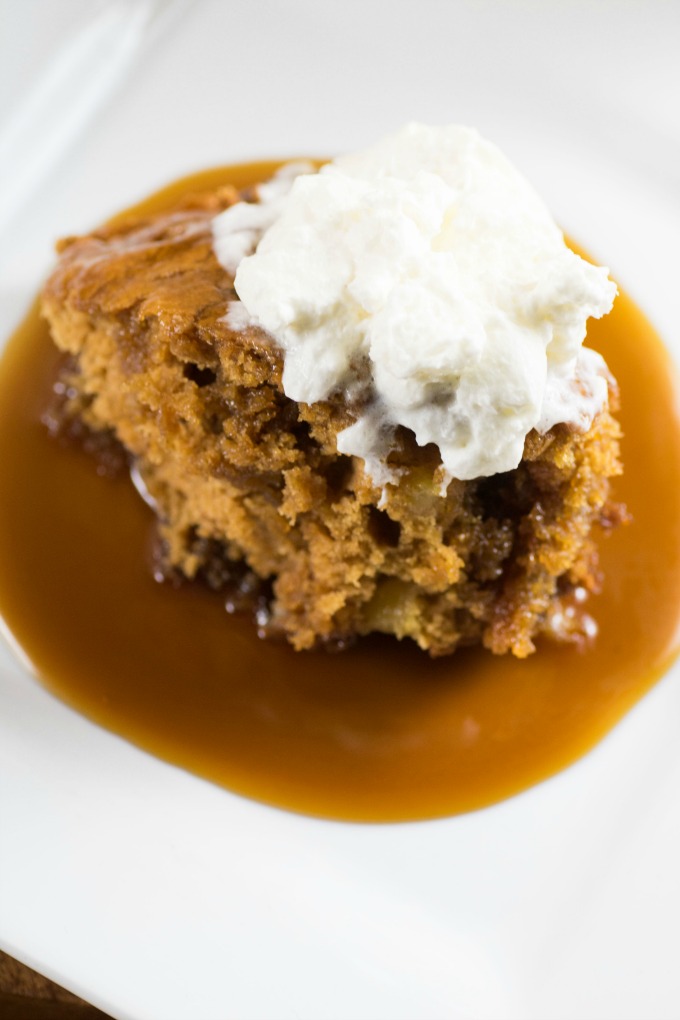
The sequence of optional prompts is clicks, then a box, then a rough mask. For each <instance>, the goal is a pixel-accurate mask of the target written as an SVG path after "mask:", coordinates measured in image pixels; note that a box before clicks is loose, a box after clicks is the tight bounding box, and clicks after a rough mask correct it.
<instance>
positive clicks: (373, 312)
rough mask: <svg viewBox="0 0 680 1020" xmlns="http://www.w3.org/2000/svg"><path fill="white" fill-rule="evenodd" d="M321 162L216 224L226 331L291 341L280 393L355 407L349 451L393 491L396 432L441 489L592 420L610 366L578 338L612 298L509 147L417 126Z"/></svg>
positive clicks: (512, 463) (461, 131) (460, 130)
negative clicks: (428, 457)
mask: <svg viewBox="0 0 680 1020" xmlns="http://www.w3.org/2000/svg"><path fill="white" fill-rule="evenodd" d="M311 169H312V168H311V167H302V168H301V167H299V166H294V167H293V168H287V169H284V171H283V172H281V173H280V174H279V175H277V177H275V178H274V179H273V181H272V182H270V183H269V184H267V185H264V186H262V187H260V190H259V203H244V202H241V203H238V204H237V205H235V206H232V207H231V208H229V209H227V210H226V211H225V212H223V213H221V214H220V215H219V216H218V217H216V219H215V221H214V225H213V226H214V239H215V240H214V244H215V251H216V254H217V257H218V259H219V260H220V261H221V262H222V264H223V265H224V266H225V268H227V269H228V270H229V271H230V272H232V273H235V289H236V292H237V294H238V296H239V299H240V301H239V302H235V303H234V306H233V307H232V309H231V310H230V321H231V323H232V325H233V326H234V327H236V328H244V327H245V326H246V325H251V324H254V325H257V326H259V327H260V328H262V329H264V330H266V331H267V332H268V333H269V334H271V336H272V337H273V338H274V340H275V341H276V343H277V344H279V345H280V347H281V348H282V350H283V352H284V370H283V388H284V391H285V393H286V394H287V395H288V396H289V397H291V398H292V399H293V400H296V401H298V402H304V403H313V402H315V401H319V400H325V399H327V398H329V397H332V396H335V395H337V394H343V395H344V396H345V398H346V399H347V400H348V402H349V406H350V408H351V409H352V410H353V411H354V413H355V416H356V419H357V420H356V422H355V423H354V424H353V425H352V426H350V427H349V428H347V429H345V430H344V431H342V432H340V433H339V435H338V439H337V443H338V449H339V451H340V452H342V453H346V454H352V455H355V456H357V457H361V458H363V460H364V462H365V464H366V469H367V471H368V472H369V474H370V475H371V477H372V479H373V481H374V482H375V483H376V484H381V485H384V484H385V483H386V482H389V481H390V480H394V473H393V472H392V471H391V470H390V468H389V467H388V466H387V463H386V458H387V456H388V454H389V452H390V449H391V448H392V447H393V439H394V430H395V428H396V426H398V425H402V426H405V427H406V428H408V429H411V430H412V432H413V433H414V434H415V437H416V441H417V442H418V443H419V444H420V445H421V446H424V445H426V444H428V443H434V444H436V445H437V447H438V448H439V451H440V455H441V460H442V464H443V467H444V472H445V479H446V481H448V480H450V479H451V478H460V479H470V478H476V477H480V476H486V475H492V474H496V473H497V472H501V471H508V470H511V469H512V468H515V467H516V466H517V465H518V464H519V462H520V460H521V458H522V453H523V448H524V440H525V437H526V435H527V434H528V433H529V432H530V431H531V430H532V429H537V430H539V431H540V432H545V431H547V430H548V429H550V428H551V427H552V426H553V425H555V424H557V423H558V422H565V423H568V424H570V425H572V426H573V427H575V428H577V429H579V430H586V429H588V428H589V427H590V424H591V423H592V420H593V418H594V416H595V415H596V414H597V413H598V412H599V411H600V410H601V408H602V407H603V406H604V404H605V403H606V400H607V392H608V389H607V375H608V373H607V367H606V365H605V363H604V361H603V360H602V358H601V357H600V356H599V355H598V354H596V353H595V352H594V351H591V350H588V349H586V348H584V347H583V346H582V343H583V340H584V337H585V334H586V322H587V320H588V318H589V317H590V316H593V317H595V318H599V317H600V316H602V315H604V314H605V313H606V312H608V311H609V310H610V309H611V306H612V303H613V300H614V297H615V294H616V287H615V285H614V284H613V283H612V282H611V280H609V279H608V273H607V270H606V269H604V268H599V267H596V266H593V265H591V264H590V263H588V262H585V261H584V260H583V259H581V258H579V256H577V255H576V254H574V253H573V252H572V251H570V250H569V248H567V246H566V244H565V243H564V239H563V236H562V234H561V232H560V230H559V229H558V227H557V226H556V224H555V223H554V221H553V219H552V218H551V216H550V214H549V212H548V210H547V209H546V207H545V205H544V204H543V202H542V201H541V199H540V198H539V197H538V195H537V194H536V193H535V191H534V190H533V189H532V187H531V186H530V185H529V183H528V182H527V181H526V180H525V179H524V178H523V177H522V175H521V174H520V173H519V172H518V171H517V170H516V169H515V168H514V167H513V166H512V165H511V164H510V163H509V162H508V160H507V159H506V158H505V156H504V155H503V154H502V153H501V152H500V151H499V149H497V148H496V147H495V146H494V145H492V144H491V143H490V142H487V141H485V140H484V139H483V138H481V137H480V136H479V134H477V132H476V131H473V130H471V129H469V128H465V127H458V126H452V127H443V128H435V127H427V126H424V125H420V124H410V125H408V126H407V127H405V128H403V129H402V130H401V131H399V132H397V133H396V134H394V135H392V136H390V137H387V138H385V139H383V140H382V141H380V142H378V143H377V144H375V145H373V146H371V147H370V148H369V149H367V150H365V151H363V152H358V153H354V154H352V155H346V156H342V157H340V158H338V159H335V160H334V161H333V162H332V163H330V164H327V165H326V166H324V167H322V168H321V170H320V171H319V172H318V173H313V172H309V171H310V170H311Z"/></svg>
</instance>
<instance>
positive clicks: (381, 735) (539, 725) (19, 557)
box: [0, 164, 680, 822]
mask: <svg viewBox="0 0 680 1020" xmlns="http://www.w3.org/2000/svg"><path fill="white" fill-rule="evenodd" d="M273 166H274V165H273V164H251V165H248V166H243V167H231V168H226V169H221V170H213V171H208V172H207V173H203V174H198V175H195V176H194V177H191V178H187V179H184V180H182V181H179V182H177V183H176V184H174V185H172V186H170V187H169V188H166V189H164V190H163V191H161V192H159V193H158V194H156V195H154V196H153V197H152V198H151V199H149V200H148V201H146V202H144V203H143V204H142V205H140V206H137V207H136V208H135V210H134V211H135V212H138V211H147V212H150V211H155V210H158V209H161V208H163V207H165V206H168V205H170V204H172V202H173V201H175V200H176V199H177V198H178V197H179V196H180V194H182V193H183V192H186V191H190V190H192V191H195V190H199V189H201V188H210V187H214V186H215V185H216V184H218V183H225V182H233V183H235V184H237V185H238V186H243V185H245V184H247V183H250V182H253V181H256V180H258V179H263V178H264V177H266V176H268V175H269V173H271V171H272V169H273ZM588 342H589V345H590V346H593V347H595V348H596V349H597V350H599V351H601V352H602V354H603V355H604V357H605V358H606V360H607V362H608V364H609V366H610V368H611V369H612V371H613V373H614V375H615V376H616V377H617V379H618V381H619V384H620V387H621V392H622V396H623V410H622V412H621V416H620V417H621V421H622V424H623V428H624V432H625V439H624V443H623V460H624V465H625V475H624V477H623V478H622V479H620V480H618V481H617V483H616V487H615V493H614V495H615V498H617V499H620V500H623V501H624V502H625V503H626V504H627V506H628V508H629V510H630V512H631V514H632V516H633V523H632V524H630V525H628V526H625V527H622V528H620V529H619V530H618V531H616V532H615V533H614V534H612V535H611V536H609V537H604V536H603V539H602V542H601V563H602V568H603V570H604V574H605V586H604V591H603V594H602V595H600V596H598V597H596V598H594V599H593V600H592V601H591V603H590V605H589V610H590V612H591V613H592V614H593V615H594V616H595V618H596V620H597V622H598V625H599V634H598V637H597V638H596V640H595V641H594V643H593V644H592V645H591V646H589V647H587V648H585V649H584V648H581V649H579V648H578V647H575V646H569V645H557V644H553V643H551V642H549V641H540V643H539V649H538V652H537V653H536V654H535V655H533V656H532V657H530V658H529V659H526V660H524V661H521V662H520V661H517V660H515V659H513V658H511V657H509V656H506V657H503V658H496V657H493V656H492V655H490V654H489V653H488V652H485V651H480V650H464V651H460V652H457V653H456V654H455V655H454V656H453V657H450V658H445V659H439V660H430V659H429V658H428V657H427V656H426V655H425V654H423V653H422V652H420V651H419V650H418V649H417V648H416V647H415V646H413V645H412V644H411V643H409V642H403V643H398V642H397V641H395V640H392V639H389V638H381V637H375V638H371V639H368V640H363V641H361V642H360V643H359V644H357V645H356V646H355V647H354V648H352V649H350V650H348V651H345V652H342V653H340V654H336V655H331V654H328V653H325V652H319V653H306V652H303V653H296V652H294V651H292V649H290V648H289V647H288V646H287V645H285V644H280V643H273V642H266V641H262V640H260V639H259V638H258V637H257V634H256V629H255V626H254V625H253V624H252V623H251V621H250V620H249V619H245V618H243V617H241V618H239V617H233V616H229V615H228V614H227V613H226V611H225V609H224V598H223V597H220V595H219V594H217V595H216V594H215V593H214V592H210V591H208V590H206V589H203V588H201V587H199V586H193V585H185V586H182V587H180V588H173V587H172V586H171V585H169V584H158V583H157V582H156V581H154V579H153V576H152V572H151V570H150V567H149V556H148V549H149V541H150V535H151V534H152V532H153V521H152V515H151V512H150V510H149V509H148V508H147V507H146V506H145V505H144V503H143V502H142V500H141V499H140V498H139V496H138V495H137V493H136V492H135V490H134V488H133V486H132V485H131V483H130V482H129V480H128V479H127V478H119V479H110V478H103V477H99V476H98V474H97V472H96V469H95V464H94V462H93V460H92V459H91V458H90V457H88V456H87V455H86V454H84V453H83V452H82V451H80V450H78V449H76V448H74V447H69V446H64V445H60V444H59V443H57V442H55V440H54V439H52V438H51V437H50V436H49V435H48V433H47V430H46V428H45V427H44V426H43V425H42V424H41V422H40V419H41V416H42V415H43V413H44V411H45V408H46V406H47V405H48V404H49V403H50V400H51V391H52V386H53V383H54V380H55V373H56V371H57V365H58V361H59V355H58V353H57V352H56V350H55V349H54V348H53V346H52V344H51V341H50V338H49V335H48V330H47V327H46V326H45V324H44V323H43V322H42V321H41V320H40V318H39V315H38V312H37V308H34V309H33V310H32V311H31V312H30V314H29V315H28V317H27V319H26V321H25V322H24V324H23V325H22V326H21V327H20V329H19V330H18V331H17V333H16V335H15V336H14V337H13V339H12V340H11V342H10V344H9V346H8V348H7V351H6V354H5V356H4V359H3V362H2V366H1V370H0V465H1V486H0V612H1V613H2V616H3V617H4V619H5V622H6V624H7V625H8V627H9V629H10V630H11V631H12V633H13V634H14V636H15V638H16V640H17V641H18V643H19V644H20V645H21V647H22V648H23V650H24V651H25V653H26V654H27V656H28V657H29V659H30V660H31V662H32V663H33V664H34V667H35V671H36V673H37V674H38V676H39V677H41V679H42V681H43V683H44V684H45V686H46V687H47V688H48V689H49V690H50V691H52V692H54V693H55V694H56V695H57V696H58V697H60V698H61V699H62V700H64V701H66V702H67V703H68V704H70V705H71V706H73V707H74V708H75V709H77V710H78V711H80V712H82V713H83V714H84V715H86V716H88V717H89V718H90V719H92V720H94V721H95V722H97V723H99V724H101V725H102V726H104V727H106V728H107V729H109V730H113V731H114V732H116V733H118V734H121V735H122V736H124V737H125V738H127V739H128V740H130V741H131V742H132V743H134V744H137V745H139V746H140V747H142V748H144V749H146V750H147V751H150V752H151V753H152V754H155V755H157V756H158V757H160V758H163V759H166V760H167V761H170V762H173V763H175V764H177V765H180V766H182V767H184V768H186V769H188V770H190V771H192V772H195V773H196V774H198V775H200V776H203V777H205V778H207V779H210V780H213V781H214V782H216V783H219V784H222V785H223V786H225V787H227V788H228V789H230V790H232V791H235V792H237V793H240V794H243V795H245V796H247V797H251V798H254V799H256V800H260V801H263V802H266V803H268V804H273V805H277V806H279V807H283V808H288V809H291V810H294V811H299V812H304V813H307V814H311V815H317V816H321V817H326V818H335V819H345V820H355V821H383V822H387V821H406V820H415V819H424V818H434V817H441V816H446V815H452V814H456V813H459V812H464V811H470V810H473V809H476V808H481V807H484V806H486V805H489V804H492V803H494V802H497V801H499V800H502V799H503V798H506V797H509V796H511V795H512V794H515V793H517V792H519V791H521V790H524V789H526V788H527V787H530V786H532V785H533V784H535V783H537V782H539V781H540V780H543V779H545V778H546V777H548V776H550V775H553V774H554V773H556V772H558V771H559V770H561V769H563V768H564V767H565V766H566V765H568V764H570V763H571V762H573V761H575V760H576V759H578V758H580V757H581V756H582V755H583V754H584V753H585V752H586V751H588V750H589V749H590V748H592V747H593V745H594V744H596V743H597V742H598V741H599V740H600V739H601V738H602V737H603V736H604V735H605V734H606V733H607V732H608V731H609V730H610V729H611V728H612V727H613V726H614V724H615V723H616V722H617V721H618V720H619V719H620V718H621V717H622V716H623V715H624V714H625V713H626V712H627V711H628V710H629V709H630V708H631V707H632V706H633V705H634V704H635V702H636V701H638V700H639V698H641V697H642V695H643V694H644V693H645V692H646V691H647V690H648V689H649V688H650V687H651V686H652V685H653V684H654V683H655V682H656V681H657V680H658V679H659V677H660V676H661V675H662V674H663V672H664V670H665V669H666V668H667V667H668V665H669V664H670V662H671V661H672V659H673V657H674V656H675V654H676V652H677V651H678V640H679V639H678V634H679V622H680V423H679V420H678V417H677V410H676V408H677V390H676V389H675V387H674V382H673V370H672V366H671V364H670V361H669V358H668V356H667V354H666V352H665V350H664V348H663V346H662V344H661V342H660V341H659V339H658V338H657V336H656V335H655V333H654V331H653V329H652V327H651V326H650V324H649V323H648V322H647V320H646V319H645V318H644V317H643V315H642V314H641V313H640V312H639V311H638V310H637V309H636V307H635V306H634V305H633V303H632V302H631V301H630V300H629V299H628V298H627V297H626V296H625V295H624V294H621V295H619V297H618V299H617V301H616V303H615V306H614V311H613V312H612V313H611V314H610V315H609V316H608V317H606V318H605V319H604V320H601V321H600V322H594V323H592V324H591V327H590V331H589V336H588Z"/></svg>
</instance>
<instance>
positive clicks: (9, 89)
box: [0, 0, 680, 1020]
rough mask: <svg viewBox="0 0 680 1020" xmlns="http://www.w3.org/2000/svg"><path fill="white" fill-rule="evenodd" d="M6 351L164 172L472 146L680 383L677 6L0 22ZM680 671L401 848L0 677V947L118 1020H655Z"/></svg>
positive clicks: (260, 12)
mask: <svg viewBox="0 0 680 1020" xmlns="http://www.w3.org/2000/svg"><path fill="white" fill-rule="evenodd" d="M0 18H1V33H0V328H1V329H2V336H5V335H7V333H8V332H9V330H10V328H11V325H12V323H13V322H14V321H15V320H16V319H17V318H18V317H19V315H20V313H21V310H22V308H23V307H24V306H25V304H26V303H27V301H28V300H29V298H30V296H31V294H32V293H33V292H34V291H35V289H36V288H37V286H38V284H39V281H40V278H41V276H42V275H43V274H44V272H45V271H46V269H47V268H48V266H49V263H50V258H51V255H50V251H51V245H52V242H53V240H54V238H55V237H57V236H59V235H60V234H64V233H73V232H76V231H78V230H85V229H87V228H88V227H90V226H92V225H93V224H95V223H97V222H98V221H100V220H102V219H104V218H105V217H106V216H107V215H108V214H110V213H112V212H114V211H116V210H117V209H119V208H121V207H123V206H125V205H126V204H129V203H130V202H131V201H134V200H135V199H137V198H140V197H142V196H143V195H144V194H145V193H146V192H148V191H150V190H152V189H153V188H156V187H158V186H159V185H161V184H163V183H165V182H166V181H168V180H170V179H172V178H173V177H176V176H178V175H179V174H181V173H184V172H189V171H191V170H194V169H199V168H202V167H204V166H209V165H212V164H218V163H228V162H234V161H237V160H240V159H248V158H251V157H257V156H286V155H299V154H320V155H326V154H333V153H334V152H337V151H340V150H343V149H350V148H355V147H359V146H361V145H362V144H364V143H365V142H368V141H370V140H372V139H373V138H375V137H377V136H378V135H380V134H381V133H385V132H386V131H389V130H391V129H393V128H396V127H398V126H399V125H400V124H402V123H403V122H404V121H406V120H409V119H419V120H424V121H427V122H430V123H446V122H461V123H468V124H472V125H474V126H477V127H478V128H479V129H480V130H481V131H482V132H483V133H484V134H486V135H488V136H489V137H490V138H492V139H493V140H494V141H496V142H497V143H498V144H500V145H501V147H502V148H504V149H505V151H506V152H507V153H508V155H510V156H511V158H512V159H513V160H514V161H515V162H516V163H517V164H518V165H519V166H520V168H521V169H522V170H523V171H524V172H525V174H526V175H527V176H528V177H529V178H530V179H532V180H533V182H534V183H535V184H536V186H537V188H538V190H539V191H540V192H541V193H542V194H543V195H544V197H545V198H546V199H547V201H548V203H549V204H550V206H551V208H552V209H553V212H554V213H555V216H556V218H557V219H558V220H559V221H560V222H561V223H562V225H563V226H564V227H565V228H566V229H567V230H568V232H569V233H570V234H571V235H572V236H573V237H575V238H576V239H577V240H579V241H582V242H583V243H584V244H585V245H586V247H587V248H588V249H589V250H590V251H591V252H592V253H593V254H594V255H596V256H597V257H598V258H599V259H601V260H602V261H604V262H605V263H608V264H609V265H610V266H611V267H612V270H613V271H614V273H615V275H616V276H617V278H618V279H619V280H620V281H621V282H622V283H623V285H624V286H625V287H626V289H627V290H628V291H629V292H630V293H631V294H632V296H633V297H635V298H636V299H637V300H638V302H639V303H640V304H641V305H642V306H643V308H644V309H645V310H646V312H647V314H648V315H649V316H650V318H651V319H652V320H653V321H654V322H655V323H656V325H657V326H658V327H659V329H660V330H661V332H662V335H663V336H664V339H665V340H666V342H667V343H668V345H669V346H670V347H671V349H672V350H673V351H674V352H675V354H676V356H677V355H678V354H680V330H679V327H678V323H679V322H680V287H678V270H679V269H680V259H679V258H678V248H677V238H678V236H680V114H679V113H678V110H679V109H680V60H678V47H679V44H680V4H678V3H676V2H672V0H669V2H666V3H663V2H650V0H645V2H639V3H634V2H631V3H623V2H612V3H610V2H606V0H604V2H590V3H585V2H584V3H577V2H570V3H557V2H554V3H551V2H539V0H535V2H532V3H529V2H524V3H519V2H505V3H501V2H491V0H489V2H483V0H482V2H474V3H473V2H468V3H464V2H462V0H458V2H444V0H442V2H433V0H430V2H427V0H420V2H418V3H401V2H396V0H392V2H388V0H383V2H378V0H374V2H370V0H369V2H367V0H362V2H353V0H345V2H343V3H320V2H313V0H282V2H279V3H275V2H270V3H257V2H253V0H251V2H246V0H234V2H228V3H227V2H225V3H219V2H217V0H213V2H210V0H204V2H195V3H190V2H188V0H184V2H183V0H167V2H165V3H163V2H158V3H145V2H144V0H138V2H132V0H130V2H128V3H124V2H119V3H117V2H108V3H107V2H103V3H92V2H86V0H60V2H58V3H55V2H52V0H23V2H22V3H21V4H19V3H14V2H12V0H2V2H0ZM679 721H680V672H679V671H678V670H677V669H676V670H674V671H673V673H672V674H671V675H669V676H668V677H666V679H665V680H664V681H663V682H662V683H661V684H660V685H659V686H658V687H657V688H655V689H654V691H653V692H652V693H651V694H650V695H649V696H648V697H647V698H646V699H645V700H644V702H643V703H642V704H640V705H639V706H638V707H637V708H636V709H635V710H634V711H633V712H632V713H631V714H630V715H629V716H628V718H627V719H626V720H625V721H624V722H623V723H622V724H621V725H620V726H619V727H618V728H617V729H616V730H615V732H614V733H613V734H612V735H611V736H610V737H608V738H607V739H606V740H605V741H604V742H603V743H602V744H601V745H600V747H599V748H597V749H596V751H595V752H593V753H592V754H591V755H589V756H588V757H587V758H586V759H585V760H584V761H582V762H581V763H579V764H578V765H577V766H575V767H573V768H571V769H569V770H568V771H567V772H565V773H563V774H562V775H560V776H558V777H557V778H556V779H554V780H551V781H549V782H548V783H545V784H543V785H542V786H540V787H539V788H537V789H535V790H532V791H530V792H528V793H526V794H524V795H522V796H520V797H517V798H515V799H513V800H511V801H508V802H506V803H505V804H502V805H500V806H498V807H494V808H492V809H489V810H486V811H482V812H479V813H477V814H474V815H469V816H465V817H461V818H454V819H450V820H444V821H440V822H431V823H419V824H413V825H400V826H382V827H381V826H350V825H341V824H333V823H328V822H317V821H314V820H310V819H304V818H299V817H296V816H293V815H288V814H285V813H282V812H279V811H276V810H272V809H267V808H264V807H260V806H258V805H255V804H252V803H249V802H247V801H244V800H241V799H239V798H237V797H234V796H232V795H230V794H228V793H226V792H224V791H222V790H219V789H217V788H214V787H212V786H210V785H208V784H206V783H204V782H202V781H200V780H198V779H195V778H193V777H191V776H188V775H186V774H184V773H182V772H180V771H178V770H175V769H173V768H171V767H169V766H166V765H163V764H162V763H160V762H157V761H155V760H154V759H151V758H149V757H148V756H146V755H144V754H143V753H141V752H139V751H136V750H134V749H133V748H131V747H129V746H128V745H127V744H125V743H124V742H122V741H120V740H119V739H117V738H115V737H113V736H111V735H110V734H107V733H104V732H103V731H100V730H99V729H97V728H96V727H94V726H92V725H90V724H89V723H87V722H86V721H85V720H83V719H81V718H80V717H78V716H76V715H75V714H73V713H72V712H70V711H69V710H68V709H66V708H64V707H63V706H61V705H60V704H59V703H58V702H56V701H54V700H53V699H52V698H51V697H50V696H49V695H47V694H46V693H45V692H44V691H43V690H42V689H41V688H40V687H39V686H38V685H37V684H36V683H35V682H34V681H32V680H31V679H30V678H29V677H28V675H27V674H26V673H25V672H24V671H22V669H21V668H20V667H19V666H18V665H17V664H16V662H14V661H13V660H12V658H11V656H10V655H9V653H5V654H4V656H3V658H2V659H1V660H0V944H2V945H3V947H4V948H6V949H7V950H8V951H9V952H10V953H13V954H14V955H15V956H18V957H20V958H22V959H24V960H25V961H26V962H28V963H31V964H33V965H35V966H37V968H38V969H39V970H42V971H43V972H45V973H47V974H50V975H52V976H54V977H55V978H57V979H58V980H59V981H61V982H62V983H63V984H65V985H67V986H68V987H70V988H73V989H74V990H76V991H79V992H81V993H82V994H84V995H85V997H86V998H88V999H90V1000H91V1001H93V1002H95V1003H97V1004H98V1005H100V1006H102V1007H103V1008H104V1009H106V1010H108V1011H109V1012H110V1013H111V1014H112V1015H113V1016H115V1017H120V1018H128V1017H129V1018H134V1020H147V1018H148V1020H222V1018H226V1017H230V1018H234V1020H250V1018H253V1020H258V1018H259V1020H262V1018H265V1017H266V1018H268V1020H289V1018H290V1020H293V1018H296V1020H323V1018H329V1020H330V1018H337V1020H428V1018H431V1020H448V1018H456V1020H458V1018H474V1020H477V1018H486V1017H488V1018H492V1020H505V1018H508V1020H510V1018H517V1020H533V1018H536V1020H539V1018H540V1020H576V1018H584V1020H597V1018H600V1020H665V1018H668V1020H675V1018H677V1017H678V1016H680V969H679V968H678V967H677V950H678V945H679V944H680V932H679V927H680V921H679V920H678V919H679V918H680V877H679V869H678V867H677V861H678V858H679V856H680V797H679V796H678V794H679V792H680V751H679V750H678V747H679V746H680V745H679V743H678V737H677V732H678V722H679Z"/></svg>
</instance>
